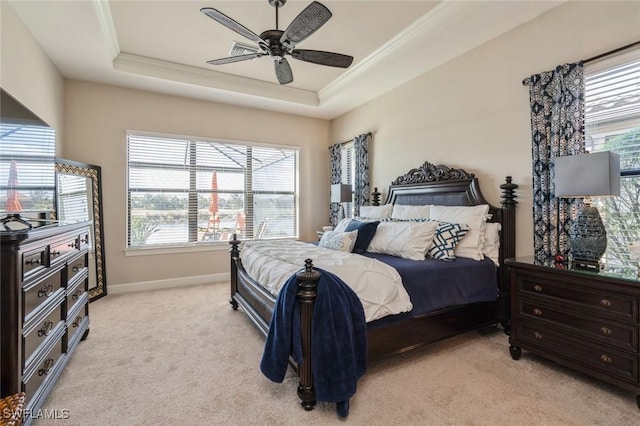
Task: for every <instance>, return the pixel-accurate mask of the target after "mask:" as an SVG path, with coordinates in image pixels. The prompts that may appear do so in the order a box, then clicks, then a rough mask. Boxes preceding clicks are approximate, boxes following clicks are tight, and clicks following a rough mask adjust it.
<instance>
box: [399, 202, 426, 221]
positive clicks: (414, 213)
mask: <svg viewBox="0 0 640 426" xmlns="http://www.w3.org/2000/svg"><path fill="white" fill-rule="evenodd" d="M430 207H431V206H405V205H402V204H394V206H393V211H392V212H391V218H392V219H398V220H412V219H429V210H430Z"/></svg>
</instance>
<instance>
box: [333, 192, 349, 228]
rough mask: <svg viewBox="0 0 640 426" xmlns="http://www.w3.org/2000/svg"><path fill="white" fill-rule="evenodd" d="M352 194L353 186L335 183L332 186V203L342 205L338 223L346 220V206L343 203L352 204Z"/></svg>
mask: <svg viewBox="0 0 640 426" xmlns="http://www.w3.org/2000/svg"><path fill="white" fill-rule="evenodd" d="M351 193H352V189H351V185H348V184H344V183H334V184H332V185H331V202H332V203H339V204H340V209H339V210H338V222H340V221H341V220H342V219H344V205H343V204H342V203H346V202H351V201H352V199H353V197H352V195H351Z"/></svg>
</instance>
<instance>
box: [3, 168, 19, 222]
mask: <svg viewBox="0 0 640 426" xmlns="http://www.w3.org/2000/svg"><path fill="white" fill-rule="evenodd" d="M7 186H8V189H7V205H6V210H7V212H9V213H17V212H21V211H22V205H20V200H18V190H17V189H16V188H17V187H18V164H16V162H15V160H12V161H11V165H10V166H9V181H8V182H7Z"/></svg>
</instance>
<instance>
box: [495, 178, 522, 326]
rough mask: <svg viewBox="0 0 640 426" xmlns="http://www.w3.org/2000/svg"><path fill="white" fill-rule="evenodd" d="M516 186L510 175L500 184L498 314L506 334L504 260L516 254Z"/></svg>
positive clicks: (507, 306)
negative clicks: (500, 310)
mask: <svg viewBox="0 0 640 426" xmlns="http://www.w3.org/2000/svg"><path fill="white" fill-rule="evenodd" d="M516 188H518V185H517V184H515V183H513V182H511V176H507V177H506V178H505V183H503V184H502V185H500V189H502V196H501V198H502V201H501V202H500V204H502V209H501V216H502V217H501V222H502V231H501V232H500V235H501V238H500V240H501V241H500V275H499V277H498V279H499V281H500V291H501V295H502V297H501V299H502V305H501V309H502V312H500V313H499V315H500V316H501V317H502V318H506V320H505V321H503V322H502V326H503V327H504V331H505V333H506V334H509V333H510V332H511V324H510V318H511V315H510V312H509V272H508V270H507V267H506V266H505V264H504V261H505V259H508V258H510V257H515V255H516V204H517V202H516V195H515V190H516Z"/></svg>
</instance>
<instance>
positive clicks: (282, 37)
mask: <svg viewBox="0 0 640 426" xmlns="http://www.w3.org/2000/svg"><path fill="white" fill-rule="evenodd" d="M268 2H269V4H270V5H271V6H273V7H275V8H276V29H275V30H267V31H264V32H263V33H262V34H260V35H257V34H255V33H254V32H253V31H251V30H249V29H248V28H246V27H244V26H243V25H241V24H239V23H238V22H236V21H234V20H233V19H231V18H229V17H228V16H227V15H225V14H224V13H222V12H220V11H219V10H216V9H213V8H210V7H204V8H202V9H200V12H202V13H204V14H205V15H207V16H208V17H210V18H212V19H213V20H215V21H217V22H219V23H221V24H222V25H224V26H225V27H227V28H229V29H231V30H233V31H235V32H237V33H238V34H240V35H241V36H243V37H246V38H248V39H249V40H252V41H254V42H256V43H258V49H257V51H256V52H255V53H249V54H244V55H236V56H228V57H226V58H220V59H213V60H211V61H207V63H209V64H211V65H223V64H230V63H232V62H240V61H246V60H249V59H255V58H260V57H262V56H267V55H269V56H270V57H271V58H272V59H273V64H274V67H275V71H276V77H277V79H278V82H279V83H280V84H288V83H291V82H292V81H293V73H292V72H291V66H290V65H289V62H288V61H287V58H286V57H285V56H286V55H290V56H291V57H293V58H295V59H298V60H301V61H305V62H311V63H314V64H320V65H327V66H330V67H339V68H348V67H349V66H350V65H351V62H353V57H352V56H348V55H343V54H341V53H334V52H325V51H322V50H305V49H296V48H295V47H296V45H297V44H298V43H300V42H301V41H303V40H305V39H306V38H307V37H309V36H310V35H311V34H313V33H314V32H316V31H317V30H318V29H319V28H320V27H321V26H323V25H324V24H325V23H326V22H327V21H328V20H329V18H331V16H332V15H331V12H330V11H329V9H327V8H326V6H324V5H323V4H321V3H319V2H317V1H314V2H313V3H311V4H310V5H309V6H307V7H306V8H305V9H304V10H303V11H302V12H300V14H299V15H298V16H296V17H295V19H294V20H293V21H292V22H291V23H290V24H289V26H288V27H287V28H286V29H285V30H284V31H282V30H279V29H278V9H279V8H280V7H281V6H283V5H284V4H285V3H286V2H287V0H268Z"/></svg>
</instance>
